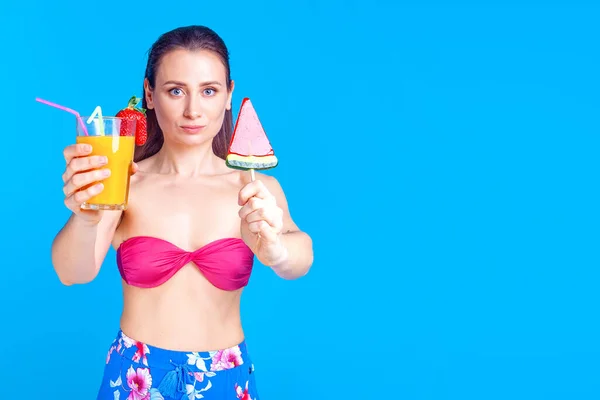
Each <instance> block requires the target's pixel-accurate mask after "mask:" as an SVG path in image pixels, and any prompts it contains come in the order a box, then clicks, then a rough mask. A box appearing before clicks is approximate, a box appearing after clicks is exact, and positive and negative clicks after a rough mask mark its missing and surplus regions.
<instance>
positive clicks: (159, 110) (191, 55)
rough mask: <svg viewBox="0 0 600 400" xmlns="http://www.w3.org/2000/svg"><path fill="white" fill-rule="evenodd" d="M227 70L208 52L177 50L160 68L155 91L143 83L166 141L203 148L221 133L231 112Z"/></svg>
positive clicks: (216, 57)
mask: <svg viewBox="0 0 600 400" xmlns="http://www.w3.org/2000/svg"><path fill="white" fill-rule="evenodd" d="M226 78H227V77H226V70H225V66H224V65H223V63H222V62H221V59H220V58H219V56H218V55H217V54H215V53H213V52H211V51H208V50H196V51H189V50H184V49H177V50H173V51H170V52H169V53H167V54H165V55H164V56H163V57H162V59H161V60H160V63H159V65H158V71H157V72H156V82H155V86H154V88H153V89H151V88H150V87H149V82H148V81H147V80H146V81H145V82H144V87H145V89H146V90H145V92H146V101H147V104H148V108H149V109H154V111H155V113H156V118H157V120H158V123H159V125H160V127H161V129H162V131H163V134H164V136H165V141H175V142H179V143H185V144H190V145H194V144H200V143H203V142H206V141H208V140H210V139H212V138H213V137H214V136H216V134H217V133H218V132H219V130H220V129H221V126H222V124H223V118H224V116H225V110H230V109H231V95H232V92H233V82H232V83H231V86H232V87H231V90H230V91H229V90H228V88H227V81H226Z"/></svg>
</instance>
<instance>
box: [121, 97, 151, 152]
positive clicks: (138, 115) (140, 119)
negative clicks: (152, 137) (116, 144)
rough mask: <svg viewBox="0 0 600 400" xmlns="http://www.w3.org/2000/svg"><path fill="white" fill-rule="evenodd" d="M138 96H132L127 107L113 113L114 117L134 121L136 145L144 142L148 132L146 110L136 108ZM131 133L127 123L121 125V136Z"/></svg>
mask: <svg viewBox="0 0 600 400" xmlns="http://www.w3.org/2000/svg"><path fill="white" fill-rule="evenodd" d="M140 100H141V99H140V98H139V97H136V96H133V97H132V98H131V99H129V104H127V107H126V108H124V109H122V110H121V111H119V112H118V113H117V115H115V116H116V117H119V118H123V119H125V120H133V121H136V123H135V144H136V145H138V146H141V145H143V144H144V143H146V139H147V138H148V132H147V130H146V110H144V109H143V108H138V107H136V105H137V104H138V103H139V102H140ZM126 135H131V132H130V131H129V129H128V126H127V124H122V125H121V136H126Z"/></svg>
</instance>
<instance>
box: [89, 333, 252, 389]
mask: <svg viewBox="0 0 600 400" xmlns="http://www.w3.org/2000/svg"><path fill="white" fill-rule="evenodd" d="M184 399H185V400H188V399H189V400H195V399H205V400H213V399H219V400H228V399H231V400H259V397H258V393H257V390H256V382H255V379H254V366H253V364H252V361H251V360H250V357H249V356H248V351H247V348H246V343H245V342H242V343H240V344H239V345H236V346H233V347H230V348H227V349H223V350H218V351H207V352H180V351H173V350H165V349H161V348H158V347H154V346H150V345H147V344H145V343H142V342H139V341H137V340H135V339H132V338H130V337H128V336H127V335H125V334H124V333H123V332H122V331H119V332H118V334H117V337H116V338H115V340H114V341H113V343H112V345H111V346H110V349H109V350H108V354H107V356H106V366H105V369H104V376H103V378H102V383H101V386H100V390H99V392H98V397H97V400H184Z"/></svg>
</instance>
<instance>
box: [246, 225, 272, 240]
mask: <svg viewBox="0 0 600 400" xmlns="http://www.w3.org/2000/svg"><path fill="white" fill-rule="evenodd" d="M248 229H249V230H250V232H252V233H255V234H258V235H260V236H261V238H262V239H263V240H266V241H268V242H274V241H275V240H277V232H275V231H273V229H272V228H271V227H270V226H269V224H267V223H266V222H265V221H257V222H252V223H251V224H248Z"/></svg>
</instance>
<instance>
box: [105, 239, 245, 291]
mask: <svg viewBox="0 0 600 400" xmlns="http://www.w3.org/2000/svg"><path fill="white" fill-rule="evenodd" d="M189 262H193V263H194V264H195V265H196V266H197V267H198V269H199V270H200V272H202V274H203V275H204V277H205V278H206V279H208V281H209V282H210V283H211V284H212V285H214V286H215V287H217V288H219V289H222V290H236V289H240V288H242V287H244V286H246V285H247V284H248V280H249V279H250V273H251V272H252V264H253V262H254V253H253V252H252V250H250V248H248V246H246V244H245V243H244V241H243V240H242V239H238V238H224V239H218V240H215V241H213V242H210V243H208V244H206V245H204V246H202V247H201V248H199V249H198V250H195V251H191V252H189V251H185V250H183V249H181V248H179V247H177V246H176V245H174V244H173V243H171V242H169V241H167V240H164V239H159V238H156V237H151V236H134V237H132V238H129V239H127V240H125V241H124V242H123V243H121V245H120V246H119V248H118V249H117V265H118V267H119V272H120V273H121V277H123V280H124V281H125V282H127V284H129V285H133V286H137V287H141V288H151V287H156V286H159V285H162V284H163V283H165V282H166V281H167V280H169V278H171V277H172V276H173V275H175V273H176V272H177V271H179V270H180V269H181V268H183V266H184V265H186V264H188V263H189Z"/></svg>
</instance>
